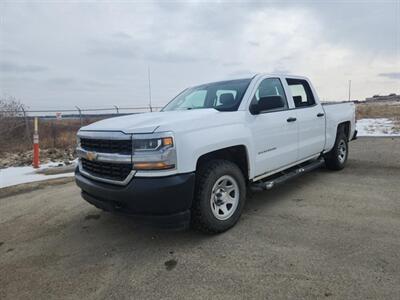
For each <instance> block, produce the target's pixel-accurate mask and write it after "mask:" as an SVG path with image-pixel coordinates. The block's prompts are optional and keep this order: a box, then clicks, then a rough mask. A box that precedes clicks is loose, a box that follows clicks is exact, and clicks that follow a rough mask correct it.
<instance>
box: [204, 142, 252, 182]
mask: <svg viewBox="0 0 400 300" xmlns="http://www.w3.org/2000/svg"><path fill="white" fill-rule="evenodd" d="M212 159H224V160H229V161H231V162H233V163H235V164H236V165H237V166H238V167H239V168H240V170H241V171H242V173H243V175H244V177H245V178H246V179H248V178H249V164H248V159H247V150H246V147H245V146H243V145H238V146H232V147H228V148H223V149H219V150H216V151H212V152H209V153H206V154H203V155H202V156H200V157H199V159H198V160H197V164H196V170H198V168H199V167H200V166H201V165H202V164H204V163H206V162H208V161H210V160H212Z"/></svg>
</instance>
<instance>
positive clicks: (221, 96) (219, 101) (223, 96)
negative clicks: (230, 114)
mask: <svg viewBox="0 0 400 300" xmlns="http://www.w3.org/2000/svg"><path fill="white" fill-rule="evenodd" d="M215 94H216V96H217V98H216V99H215V101H216V103H214V106H220V105H225V106H229V105H233V104H234V103H235V101H236V94H237V91H236V90H217V91H216V93H215Z"/></svg>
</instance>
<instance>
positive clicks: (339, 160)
mask: <svg viewBox="0 0 400 300" xmlns="http://www.w3.org/2000/svg"><path fill="white" fill-rule="evenodd" d="M343 147H344V149H345V152H344V154H343ZM348 156H349V145H348V138H347V136H346V134H345V133H344V131H343V129H341V128H339V130H338V133H337V135H336V140H335V145H334V146H333V148H332V150H331V151H329V152H328V153H327V154H325V155H324V159H325V165H326V167H327V168H328V169H330V170H342V169H343V168H344V167H345V165H346V162H347V157H348Z"/></svg>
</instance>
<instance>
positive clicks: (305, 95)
mask: <svg viewBox="0 0 400 300" xmlns="http://www.w3.org/2000/svg"><path fill="white" fill-rule="evenodd" d="M286 81H287V84H288V85H289V88H290V91H291V92H292V96H293V102H294V105H295V106H296V107H306V106H313V105H314V104H315V99H314V95H313V93H312V90H311V87H310V85H309V84H308V82H307V81H306V80H303V79H291V78H288V79H286Z"/></svg>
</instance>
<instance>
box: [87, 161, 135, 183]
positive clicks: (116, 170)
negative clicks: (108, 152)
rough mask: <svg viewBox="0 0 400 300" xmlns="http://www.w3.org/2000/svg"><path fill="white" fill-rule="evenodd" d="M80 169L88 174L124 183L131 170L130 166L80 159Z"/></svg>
mask: <svg viewBox="0 0 400 300" xmlns="http://www.w3.org/2000/svg"><path fill="white" fill-rule="evenodd" d="M81 162H82V168H83V170H84V171H86V172H88V173H89V174H91V175H93V176H96V177H100V178H104V179H110V180H116V181H124V180H125V179H126V177H128V175H129V173H130V172H131V170H132V165H131V164H113V163H105V162H100V161H90V160H87V159H84V158H82V159H81Z"/></svg>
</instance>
